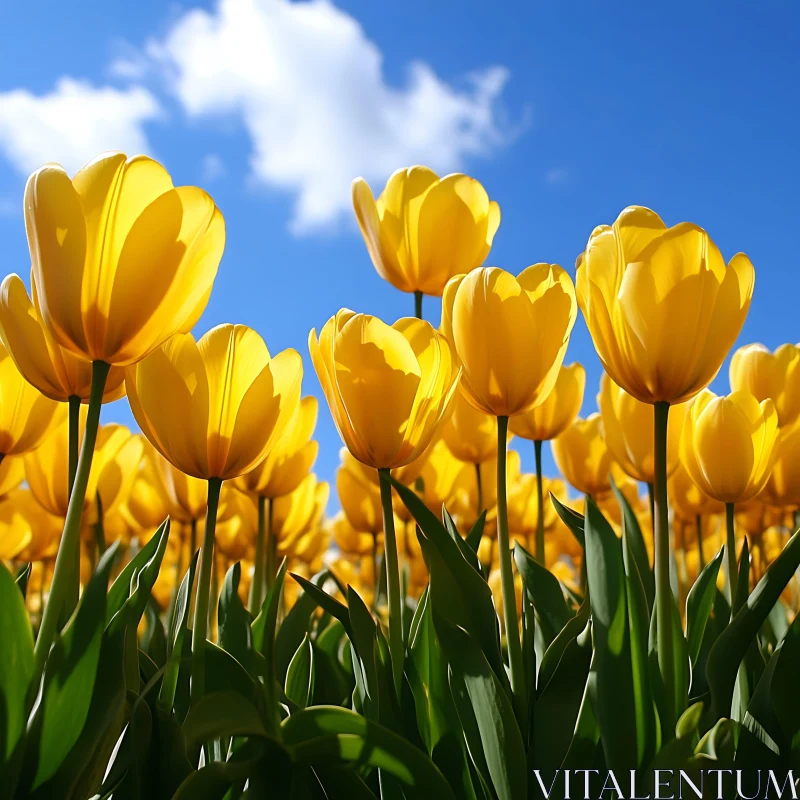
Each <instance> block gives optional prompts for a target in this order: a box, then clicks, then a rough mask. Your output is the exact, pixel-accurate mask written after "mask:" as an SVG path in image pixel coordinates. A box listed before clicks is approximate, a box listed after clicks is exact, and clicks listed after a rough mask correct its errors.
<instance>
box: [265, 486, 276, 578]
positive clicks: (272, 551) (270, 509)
mask: <svg viewBox="0 0 800 800" xmlns="http://www.w3.org/2000/svg"><path fill="white" fill-rule="evenodd" d="M274 510H275V501H274V500H273V499H272V498H271V497H270V498H269V500H268V501H267V506H266V517H267V537H266V545H267V580H266V583H267V591H269V590H270V589H271V588H272V584H273V583H274V582H275V574H276V572H277V571H278V540H277V539H276V538H275V530H274V528H275V523H274V521H273V520H274Z"/></svg>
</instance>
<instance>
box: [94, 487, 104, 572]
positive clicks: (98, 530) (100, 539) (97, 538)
mask: <svg viewBox="0 0 800 800" xmlns="http://www.w3.org/2000/svg"><path fill="white" fill-rule="evenodd" d="M95 504H96V506H97V522H95V524H94V525H93V527H94V542H95V546H96V547H97V553H96V561H95V563H98V562H99V561H100V558H101V557H102V555H103V553H105V551H106V532H105V526H104V525H103V500H102V498H101V497H100V492H98V493H97V497H96V498H95Z"/></svg>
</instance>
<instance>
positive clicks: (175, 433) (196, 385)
mask: <svg viewBox="0 0 800 800" xmlns="http://www.w3.org/2000/svg"><path fill="white" fill-rule="evenodd" d="M302 374H303V365H302V361H301V359H300V355H299V354H298V353H297V352H296V351H294V350H284V351H283V352H282V353H279V354H278V355H277V356H275V357H274V358H272V357H271V356H270V354H269V351H268V350H267V346H266V345H265V344H264V340H263V339H262V338H261V337H260V336H259V335H258V334H257V333H256V332H255V331H254V330H251V329H250V328H247V327H246V326H244V325H219V326H218V327H216V328H213V329H212V330H210V331H209V332H208V333H206V334H205V336H203V337H202V338H201V339H200V340H199V341H198V342H195V340H194V338H193V337H192V335H191V334H188V333H186V334H178V335H176V336H174V337H173V338H172V339H170V340H169V341H168V342H167V343H166V344H164V345H163V346H162V347H160V348H159V349H158V350H155V351H154V352H153V353H151V354H150V355H149V356H148V357H147V358H146V359H144V360H143V361H140V362H139V363H138V364H135V365H134V366H132V367H129V368H128V370H127V372H126V382H127V386H128V398H129V400H130V404H131V409H132V411H133V415H134V417H135V418H136V421H137V422H138V423H139V427H140V428H141V429H142V432H143V433H144V435H145V436H146V437H147V438H148V439H149V440H150V442H151V444H152V445H153V446H154V447H155V448H156V449H157V450H158V451H159V452H160V453H161V454H162V455H163V456H164V457H165V458H166V459H167V460H168V461H169V462H171V463H172V464H173V465H174V466H175V467H177V468H178V469H180V470H181V471H182V472H185V473H186V474H187V475H191V476H192V477H194V478H202V479H206V480H208V479H210V478H215V479H219V480H229V479H231V478H237V477H238V476H239V475H243V474H244V473H245V472H248V471H249V470H251V469H252V468H253V467H254V466H255V465H256V464H258V463H259V461H261V460H263V459H264V458H265V457H266V455H267V454H268V452H269V450H270V448H271V447H272V446H273V443H274V442H276V441H277V440H278V439H279V438H280V436H281V435H282V434H283V431H284V429H285V427H286V424H287V422H288V421H289V419H290V418H291V414H292V413H293V412H294V410H295V408H296V406H297V403H298V401H299V395H300V381H301V378H302Z"/></svg>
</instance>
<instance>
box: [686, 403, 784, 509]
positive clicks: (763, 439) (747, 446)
mask: <svg viewBox="0 0 800 800" xmlns="http://www.w3.org/2000/svg"><path fill="white" fill-rule="evenodd" d="M777 439H778V414H777V412H776V411H775V405H774V404H773V402H772V400H770V399H767V400H764V401H762V402H761V403H760V404H759V402H758V400H756V398H755V397H753V395H751V394H750V393H749V392H733V393H732V394H729V395H728V396H727V397H717V396H716V395H715V394H714V393H713V392H711V391H709V390H705V391H703V392H702V393H701V394H699V395H698V396H697V399H696V400H695V401H694V402H693V403H692V404H691V406H689V408H688V410H687V413H686V420H685V422H684V426H683V433H682V436H681V448H680V449H681V461H682V462H683V463H684V465H685V466H686V471H687V472H688V473H689V475H690V476H691V478H692V480H693V481H694V482H695V483H696V484H697V485H698V486H699V487H700V488H701V489H702V490H703V491H704V492H705V493H706V494H707V495H709V496H710V497H713V498H714V499H715V500H718V501H719V502H721V503H726V504H731V503H742V502H744V501H745V500H749V499H750V498H751V497H755V496H756V495H757V494H758V493H759V492H760V491H761V490H762V489H763V488H764V485H765V484H766V482H767V479H768V478H769V474H770V471H771V470H772V465H773V463H774V461H775V456H776V454H777V449H776V447H775V445H776V442H777Z"/></svg>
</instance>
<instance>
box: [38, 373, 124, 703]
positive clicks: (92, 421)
mask: <svg viewBox="0 0 800 800" xmlns="http://www.w3.org/2000/svg"><path fill="white" fill-rule="evenodd" d="M109 369H111V366H110V365H109V364H106V363H105V362H104V361H94V362H93V363H92V388H91V392H90V394H89V410H88V414H87V416H86V429H85V431H84V434H83V446H82V447H81V452H80V457H79V458H78V466H77V469H76V470H75V483H74V484H73V487H72V493H71V494H70V498H69V506H68V508H67V516H66V517H65V519H64V532H63V533H62V534H61V544H60V545H59V546H58V555H57V556H56V565H55V568H54V569H53V581H52V583H51V584H50V596H49V598H48V600H47V605H46V606H45V609H44V614H43V615H42V624H41V626H40V627H39V636H38V637H37V639H36V647H35V649H34V651H33V656H34V670H33V681H32V682H31V686H32V687H33V691H34V692H35V691H37V689H38V686H39V680H40V679H41V677H42V674H43V673H44V666H45V664H46V662H47V656H48V655H49V653H50V647H51V646H52V644H53V639H54V638H55V633H56V628H57V625H58V620H59V617H60V616H61V609H62V608H63V606H64V603H65V601H66V599H67V598H68V597H76V596H77V594H78V592H77V591H76V584H79V583H80V569H78V570H77V571H76V570H75V564H76V562H77V563H78V565H80V546H81V517H82V516H83V502H84V500H85V498H86V487H87V485H88V483H89V472H90V470H91V468H92V458H93V456H94V445H95V442H96V440H97V427H98V425H99V424H100V409H101V408H102V405H103V393H104V391H105V388H106V379H107V378H108V371H109ZM76 553H77V557H76Z"/></svg>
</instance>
